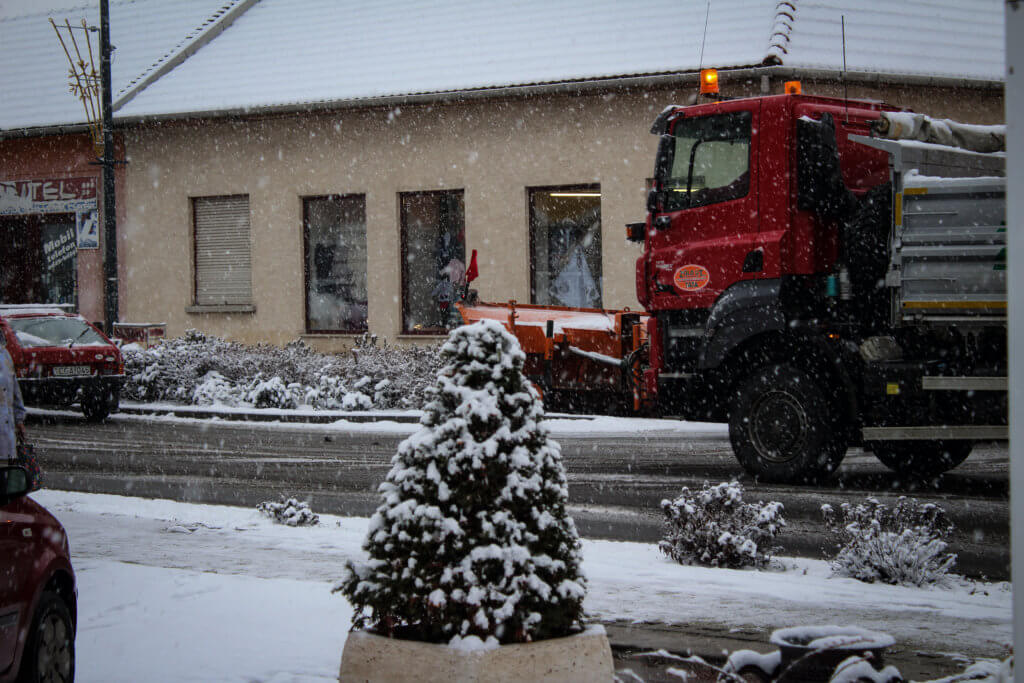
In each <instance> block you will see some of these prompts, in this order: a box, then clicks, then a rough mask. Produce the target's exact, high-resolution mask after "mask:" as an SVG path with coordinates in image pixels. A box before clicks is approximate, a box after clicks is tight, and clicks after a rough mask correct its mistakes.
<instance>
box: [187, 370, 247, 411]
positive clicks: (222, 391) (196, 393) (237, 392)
mask: <svg viewBox="0 0 1024 683" xmlns="http://www.w3.org/2000/svg"><path fill="white" fill-rule="evenodd" d="M242 398H243V397H242V390H241V389H240V388H239V387H237V386H236V385H235V384H233V383H232V382H231V381H229V380H228V379H227V378H226V377H225V376H224V375H222V374H220V373H219V372H217V371H216V370H210V371H209V372H208V373H206V375H205V376H204V377H203V379H202V381H201V382H200V383H199V384H198V385H197V386H196V388H195V389H194V390H193V391H192V403H194V404H195V405H197V406H208V405H225V406H237V405H238V404H239V403H240V402H241V401H242Z"/></svg>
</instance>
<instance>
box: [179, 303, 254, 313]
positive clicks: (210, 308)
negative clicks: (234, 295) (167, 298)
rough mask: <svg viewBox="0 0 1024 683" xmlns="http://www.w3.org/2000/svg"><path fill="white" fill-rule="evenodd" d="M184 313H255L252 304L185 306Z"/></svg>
mask: <svg viewBox="0 0 1024 683" xmlns="http://www.w3.org/2000/svg"><path fill="white" fill-rule="evenodd" d="M185 312H186V313H255V312H256V306H255V305H254V304H216V305H196V306H186V307H185Z"/></svg>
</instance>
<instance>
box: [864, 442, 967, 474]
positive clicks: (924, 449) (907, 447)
mask: <svg viewBox="0 0 1024 683" xmlns="http://www.w3.org/2000/svg"><path fill="white" fill-rule="evenodd" d="M865 446H866V447H867V448H869V449H871V451H872V452H873V453H874V454H875V457H876V458H878V459H879V460H880V461H882V464H883V465H885V466H886V467H888V468H889V469H891V470H893V471H895V472H899V473H900V474H902V475H904V476H907V477H915V478H920V479H927V478H930V477H935V476H938V475H940V474H942V473H943V472H948V471H949V470H951V469H953V468H954V467H956V466H957V465H959V464H960V463H962V462H963V461H964V460H966V459H967V456H968V455H970V454H971V449H973V448H974V443H973V442H971V441H959V440H952V441H872V442H869V443H867V444H865Z"/></svg>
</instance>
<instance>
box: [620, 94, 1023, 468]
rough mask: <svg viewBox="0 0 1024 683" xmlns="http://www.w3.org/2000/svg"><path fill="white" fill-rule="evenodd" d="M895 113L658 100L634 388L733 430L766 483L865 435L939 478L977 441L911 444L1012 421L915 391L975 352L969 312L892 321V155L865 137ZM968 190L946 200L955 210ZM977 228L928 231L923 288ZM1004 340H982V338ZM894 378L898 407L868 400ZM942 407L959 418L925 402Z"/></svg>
mask: <svg viewBox="0 0 1024 683" xmlns="http://www.w3.org/2000/svg"><path fill="white" fill-rule="evenodd" d="M896 111H898V110H897V109H896V108H894V107H890V106H888V105H884V104H881V103H877V102H867V101H849V100H839V99H833V98H826V97H817V96H808V95H799V94H797V95H789V94H787V95H777V96H766V97H754V98H744V99H733V100H724V99H723V100H717V101H714V102H710V103H706V104H699V105H694V106H688V107H678V106H673V107H668V108H666V109H665V110H664V111H663V112H662V114H661V115H660V116H659V117H658V118H657V120H656V121H655V123H654V125H653V127H652V130H651V132H652V133H655V134H657V135H659V136H660V140H659V145H658V153H657V157H656V163H655V173H654V186H653V188H652V189H651V191H650V194H649V197H648V216H647V220H646V222H645V223H644V225H643V230H642V234H641V232H640V231H639V230H636V231H634V232H632V233H631V238H632V239H635V240H637V241H640V240H642V241H643V243H644V252H643V255H642V256H641V257H640V258H639V259H638V260H637V265H636V288H637V296H638V299H639V300H640V302H641V303H642V304H643V305H644V307H645V308H646V309H647V312H648V313H649V314H650V318H649V320H648V322H647V325H648V328H647V338H648V339H649V344H650V348H649V363H648V366H647V369H646V371H645V373H644V385H645V388H646V391H647V392H648V393H649V394H650V395H653V396H655V397H656V399H655V403H656V405H657V406H658V409H659V412H661V413H662V414H667V415H679V416H682V417H685V418H688V419H703V420H722V421H728V422H729V423H730V436H731V439H732V443H733V448H734V451H735V452H736V455H737V457H738V458H739V460H740V462H741V463H742V464H743V465H744V467H745V468H746V469H747V470H748V472H750V473H751V474H753V475H755V476H758V477H760V478H764V479H773V480H785V481H794V480H798V479H800V478H814V477H818V476H822V475H827V474H828V473H830V472H831V471H833V470H834V469H835V468H836V467H837V466H838V464H839V462H840V461H841V459H842V457H843V455H844V454H845V451H846V448H847V446H848V445H850V444H857V443H865V441H866V440H865V438H864V434H865V433H870V434H871V435H872V440H871V441H870V442H868V443H866V445H867V446H869V447H873V448H875V450H876V454H877V455H879V457H880V459H882V460H883V462H885V463H886V464H887V465H890V466H892V467H894V469H898V470H901V469H905V470H907V471H910V470H914V471H915V472H917V473H922V474H923V473H929V472H930V473H935V472H938V471H943V469H948V466H949V465H950V463H952V464H953V465H955V464H958V463H959V461H961V460H962V459H963V458H964V457H966V453H968V452H969V451H970V438H969V437H970V434H971V433H972V432H971V431H969V430H967V431H963V432H961V433H960V434H959V435H957V436H955V437H952V438H949V439H945V440H938V441H930V440H929V439H927V438H921V437H922V434H928V433H929V430H930V429H931V430H932V431H936V433H938V431H941V430H937V428H938V427H943V428H945V427H948V426H949V425H950V424H956V423H957V422H962V421H963V420H968V421H971V420H974V421H978V420H980V421H984V422H985V423H986V424H987V425H989V426H991V425H990V424H989V423H992V422H996V423H998V422H999V421H1000V420H1002V422H1003V424H1005V416H1004V417H1002V418H1000V417H999V403H1000V399H999V398H998V397H996V399H995V401H994V407H993V406H987V407H985V409H984V410H980V411H979V410H977V409H976V407H975V406H971V405H968V403H969V401H968V402H965V401H964V400H963V399H964V398H965V397H966V396H967V394H965V393H963V392H962V391H961V392H960V393H955V392H956V391H957V390H956V389H954V390H952V391H954V393H952V394H949V395H944V396H940V395H939V394H936V393H934V392H932V393H930V394H923V395H917V394H920V392H919V391H918V390H919V389H920V387H921V386H922V385H927V384H929V383H930V384H932V385H935V386H938V385H942V386H950V383H949V382H947V381H943V382H929V381H928V380H922V379H921V378H922V377H925V376H930V375H934V374H935V373H942V374H956V372H957V371H954V370H951V369H950V368H949V367H948V363H947V364H945V365H943V363H942V362H941V360H942V358H943V357H945V356H946V355H947V354H952V355H958V356H961V357H963V358H967V356H969V355H970V354H971V353H972V352H971V351H970V348H971V347H972V344H975V342H972V341H971V340H970V339H969V338H968V337H969V336H970V334H972V333H973V330H974V328H977V327H978V325H977V324H976V323H979V322H980V319H973V320H964V319H960V320H958V321H956V322H951V321H952V318H950V317H946V318H941V316H940V317H938V318H934V317H933V319H932V320H931V321H930V323H929V324H928V325H918V324H914V325H910V324H907V320H906V319H905V318H901V317H900V316H898V315H896V314H895V313H894V310H893V303H894V302H895V301H898V300H900V296H901V292H902V291H903V289H902V288H905V286H906V284H905V278H904V280H900V278H899V277H896V278H895V280H894V276H893V273H894V272H895V271H896V270H898V269H899V267H900V266H899V263H898V261H899V254H898V253H897V252H898V251H899V245H900V244H901V239H900V238H901V234H902V233H901V230H902V226H900V225H899V218H898V211H899V208H898V207H897V209H896V210H895V211H894V208H893V204H894V201H897V202H899V201H900V200H901V199H902V196H901V195H900V194H899V193H897V192H894V189H893V188H894V184H893V182H894V179H895V178H896V177H897V176H898V174H899V170H898V169H897V168H896V167H895V166H894V154H893V151H892V149H890V148H887V147H886V146H884V145H872V144H868V143H869V142H870V140H869V136H870V135H871V134H872V126H873V125H877V123H876V122H878V121H879V120H880V119H881V118H883V112H896ZM971 163H973V162H971ZM970 165H971V164H970V163H969V164H968V166H970ZM968 173H970V171H968ZM920 191H921V192H925V191H926V190H920ZM985 193H987V194H986V196H988V195H990V194H991V188H987V189H985ZM969 194H970V193H969V191H968V193H967V194H965V195H964V197H963V198H960V199H957V200H956V201H957V202H959V203H960V204H961V205H965V203H968V202H970V201H971V200H970V199H969V198H967V197H968V195H969ZM983 194H984V193H983ZM979 196H980V195H979ZM1000 201H1001V200H1000ZM945 208H947V209H948V208H949V207H945ZM955 213H956V211H954V213H953V214H950V216H951V218H950V220H953V221H955V219H953V218H952V216H953V215H955ZM960 213H961V214H962V215H963V216H967V215H968V214H969V212H964V211H961V212H960ZM637 227H639V226H637ZM971 230H972V229H971V228H970V226H960V227H954V226H953V224H952V223H951V224H950V228H949V229H948V230H947V229H946V228H944V227H942V226H940V227H939V228H938V229H936V230H933V231H932V232H931V233H929V234H930V235H931V239H933V240H937V242H936V243H935V244H929V245H926V247H923V248H927V249H932V251H931V252H929V253H931V254H933V255H937V254H941V257H938V261H939V262H940V264H939V265H935V264H932V265H931V270H930V271H929V277H939V278H942V277H945V278H946V279H947V280H949V279H956V278H962V277H963V276H962V275H961V274H960V272H961V271H959V270H957V269H958V268H961V267H962V264H963V262H964V259H965V258H973V256H966V257H965V256H964V254H967V252H969V251H970V249H973V248H974V247H964V246H953V247H952V248H951V247H950V245H965V244H967V242H966V241H965V240H966V239H969V236H968V237H964V235H965V234H966V233H970V232H971ZM957 231H960V232H964V231H966V232H964V234H957V235H954V232H957ZM943 235H946V236H945V237H943ZM947 243H948V244H947ZM991 246H992V245H986V248H990V247H991ZM936 250H938V251H936ZM965 250H966V251H965ZM990 250H991V249H990ZM996 251H998V248H997V249H996ZM970 253H971V254H973V253H974V252H970ZM986 253H987V252H986ZM954 261H957V263H954ZM943 273H945V275H943ZM951 274H952V275H951ZM935 303H936V305H937V306H939V304H941V306H939V307H940V308H941V307H943V306H947V304H946V302H935ZM954 303H957V302H954ZM961 318H962V316H961ZM966 328H971V330H972V332H965V329H966ZM1000 329H1001V328H1000V327H999V323H998V322H997V323H996V325H995V328H992V327H991V326H990V327H988V328H986V329H985V330H984V331H983V332H982V333H981V334H982V335H983V337H984V338H985V339H986V340H988V341H991V339H993V338H995V337H998V334H999V331H1000ZM975 345H976V344H975ZM995 346H996V348H997V351H996V352H995V353H994V355H995V356H999V351H998V348H999V344H998V343H997V344H995ZM1002 348H1003V351H1002V353H1003V356H1005V344H1004V345H1003V347H1002ZM880 349H881V350H880ZM954 349H955V350H954ZM989 355H990V356H991V355H993V354H989ZM901 363H902V364H903V366H904V367H903V368H902V370H898V369H897V367H896V366H897V365H900V364H901ZM995 365H998V363H996V364H995ZM1003 365H1005V361H1004V362H1003ZM972 367H973V364H972V363H964V364H962V367H961V368H960V369H959V370H964V369H965V368H966V369H967V371H969V372H974V370H973V369H971V368H972ZM959 370H958V371H959ZM900 372H903V373H904V374H903V375H900ZM984 372H985V374H991V373H993V372H994V373H996V374H998V372H999V370H998V368H996V369H994V370H993V368H992V364H989V366H988V367H987V368H986V369H985V371H984ZM900 377H902V379H900ZM890 380H895V383H894V382H893V381H890ZM901 381H902V382H903V383H904V384H905V385H906V386H907V389H911V388H913V389H914V391H908V390H904V391H903V393H902V394H901V395H900V399H899V401H903V402H904V404H903V405H899V401H894V400H892V399H891V397H889V398H885V397H884V396H883V397H882V398H881V399H880V398H879V396H878V387H879V386H883V387H886V386H887V387H890V389H891V388H892V387H893V386H895V387H896V388H897V389H896V391H898V390H899V387H900V382H901ZM990 385H992V383H991V382H989V383H987V384H985V386H990ZM963 386H964V387H968V386H975V387H976V386H980V384H979V383H978V382H967V383H966V384H964V385H963ZM915 391H916V392H917V393H915ZM964 391H966V389H965V390H964ZM937 399H938V400H939V401H940V402H941V401H942V400H944V399H950V400H952V401H953V402H955V403H956V404H957V405H958V406H962V409H961V410H959V411H952V412H950V411H948V410H939V411H936V410H932V409H930V408H928V406H929V405H933V404H934V403H935V402H936V400H937ZM915 402H916V403H915ZM911 404H913V405H911ZM897 415H898V416H899V417H897ZM910 426H913V427H914V428H915V429H916V430H917V431H913V430H911V431H907V430H906V429H904V428H905V427H910ZM880 429H881V430H882V431H879V430H880ZM886 430H888V431H886ZM901 430H902V431H901ZM922 430H923V431H922ZM944 433H947V434H948V433H950V432H944ZM975 433H981V432H975ZM985 433H991V432H990V431H989V432H985ZM907 434H910V435H916V437H917V438H910V437H908V436H906V435H907ZM879 436H882V437H885V438H884V439H880V438H878V437H879ZM897 442H898V443H897ZM923 451H929V453H928V454H927V455H915V453H918V452H923ZM931 451H935V452H934V453H932V452H931ZM895 452H898V453H899V454H898V455H893V453H895ZM883 453H884V454H885V456H884V457H883ZM904 465H906V467H904Z"/></svg>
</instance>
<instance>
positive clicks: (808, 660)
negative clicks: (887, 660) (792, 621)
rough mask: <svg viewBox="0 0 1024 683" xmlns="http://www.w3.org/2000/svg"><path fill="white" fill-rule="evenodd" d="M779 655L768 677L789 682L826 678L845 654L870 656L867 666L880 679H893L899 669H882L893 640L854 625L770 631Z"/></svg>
mask: <svg viewBox="0 0 1024 683" xmlns="http://www.w3.org/2000/svg"><path fill="white" fill-rule="evenodd" d="M769 642H771V643H772V645H777V646H778V648H779V651H780V653H781V655H782V657H781V663H780V665H779V668H778V670H777V671H775V672H773V675H772V678H775V677H776V676H779V675H783V674H784V677H785V679H786V680H790V681H828V680H829V679H830V678H831V677H832V674H833V673H834V672H835V670H836V667H837V666H839V665H840V664H841V663H842V662H844V661H845V660H846V659H848V658H849V657H853V656H861V657H867V658H869V659H870V666H871V668H873V669H874V670H875V672H878V673H880V674H883V676H882V678H881V680H890V678H889V677H890V676H891V675H892V673H895V675H896V677H897V679H898V676H899V672H895V670H889V669H883V668H882V667H883V664H884V662H883V654H884V652H885V648H887V647H890V646H891V645H893V644H894V643H895V642H896V640H895V639H894V638H893V637H892V636H890V635H889V634H887V633H879V632H877V631H868V630H866V629H862V628H858V627H856V626H795V627H792V628H784V629H780V630H778V631H774V632H773V633H772V635H771V638H770V639H769Z"/></svg>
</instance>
